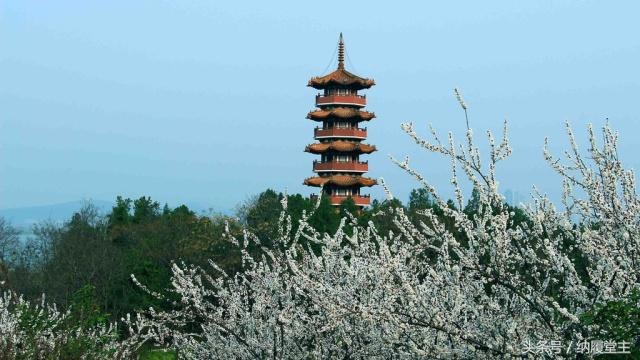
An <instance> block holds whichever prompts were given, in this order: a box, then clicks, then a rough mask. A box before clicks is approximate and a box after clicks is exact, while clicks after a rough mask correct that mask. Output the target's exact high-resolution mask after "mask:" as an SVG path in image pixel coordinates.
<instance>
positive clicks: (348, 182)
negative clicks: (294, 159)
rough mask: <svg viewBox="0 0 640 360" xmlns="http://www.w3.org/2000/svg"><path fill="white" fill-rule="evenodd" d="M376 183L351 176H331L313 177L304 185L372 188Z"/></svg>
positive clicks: (372, 180) (364, 178)
mask: <svg viewBox="0 0 640 360" xmlns="http://www.w3.org/2000/svg"><path fill="white" fill-rule="evenodd" d="M377 183H378V182H377V181H376V180H375V179H371V178H367V177H363V176H352V175H333V176H324V177H321V176H314V177H310V178H307V179H305V180H304V184H305V185H309V186H317V187H320V186H326V185H338V186H358V187H360V186H373V185H376V184H377Z"/></svg>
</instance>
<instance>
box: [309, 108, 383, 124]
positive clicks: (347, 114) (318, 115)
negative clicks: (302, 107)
mask: <svg viewBox="0 0 640 360" xmlns="http://www.w3.org/2000/svg"><path fill="white" fill-rule="evenodd" d="M374 117H376V114H374V113H372V112H368V111H360V110H358V109H354V108H347V107H336V108H332V109H327V110H322V109H316V110H313V111H311V112H309V113H308V114H307V119H310V120H315V121H324V120H332V119H335V120H350V119H353V120H356V121H369V120H371V119H373V118H374Z"/></svg>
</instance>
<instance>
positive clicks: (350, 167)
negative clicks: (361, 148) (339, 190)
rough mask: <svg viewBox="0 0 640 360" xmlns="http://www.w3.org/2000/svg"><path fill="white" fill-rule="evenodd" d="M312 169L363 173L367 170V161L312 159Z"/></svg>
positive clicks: (316, 170)
mask: <svg viewBox="0 0 640 360" xmlns="http://www.w3.org/2000/svg"><path fill="white" fill-rule="evenodd" d="M313 171H315V172H325V171H348V172H361V173H365V172H367V171H369V163H368V162H366V161H364V162H360V161H348V162H342V161H324V162H322V161H317V160H316V161H314V162H313Z"/></svg>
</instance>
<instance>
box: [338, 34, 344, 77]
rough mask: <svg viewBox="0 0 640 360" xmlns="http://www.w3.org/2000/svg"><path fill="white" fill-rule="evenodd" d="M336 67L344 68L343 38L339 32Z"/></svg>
mask: <svg viewBox="0 0 640 360" xmlns="http://www.w3.org/2000/svg"><path fill="white" fill-rule="evenodd" d="M338 69H340V70H344V40H342V33H340V41H339V42H338Z"/></svg>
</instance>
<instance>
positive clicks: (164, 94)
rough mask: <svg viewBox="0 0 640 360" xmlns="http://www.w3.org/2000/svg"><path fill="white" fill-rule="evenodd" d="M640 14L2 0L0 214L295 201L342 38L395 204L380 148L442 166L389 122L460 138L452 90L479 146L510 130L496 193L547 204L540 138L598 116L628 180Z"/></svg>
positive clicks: (398, 185) (551, 7) (434, 178)
mask: <svg viewBox="0 0 640 360" xmlns="http://www.w3.org/2000/svg"><path fill="white" fill-rule="evenodd" d="M639 16H640V2H637V1H627V2H622V1H572V2H569V1H530V2H528V3H527V4H525V2H524V1H467V2H459V1H439V2H437V3H436V2H417V1H416V2H413V3H406V2H397V1H396V2H389V1H384V2H382V1H381V2H373V1H367V2H363V1H339V2H338V1H291V2H276V1H260V2H258V1H256V2H242V1H236V2H233V1H212V0H211V1H159V0H152V1H151V0H149V1H146V0H142V1H131V0H127V1H119V0H118V1H116V0H111V1H87V0H83V1H62V0H59V1H42V0H37V1H36V0H3V1H0V208H11V207H21V206H32V205H43V204H51V203H57V202H66V201H72V200H78V199H98V200H113V199H114V198H115V197H116V196H117V195H124V196H128V197H138V196H142V195H149V196H151V197H153V198H154V199H157V200H159V201H162V202H165V201H166V202H169V204H173V205H176V204H178V203H181V202H191V203H194V202H195V203H199V204H206V205H209V206H212V207H214V208H217V209H221V210H222V209H228V208H232V207H233V206H234V205H235V204H236V203H238V202H240V201H243V200H245V199H246V198H247V197H248V196H249V195H252V194H255V193H258V192H260V191H262V190H264V189H266V188H268V187H271V188H274V189H276V190H279V191H284V190H285V189H287V190H288V191H289V192H290V193H293V192H301V193H305V194H308V193H310V192H311V191H312V190H313V189H311V188H307V187H305V186H303V185H302V181H303V179H304V178H305V177H308V176H311V175H312V171H311V164H312V161H313V160H314V159H315V158H316V156H313V155H311V154H307V153H304V152H303V149H304V147H305V145H307V144H308V143H311V142H313V128H314V126H315V125H316V124H315V123H314V122H311V121H309V120H305V115H306V113H307V112H308V111H309V110H311V109H312V108H313V102H314V94H315V90H313V89H311V88H308V87H306V83H307V80H308V79H309V78H310V77H311V76H317V75H322V72H323V71H324V70H325V69H326V67H327V65H328V64H329V63H330V62H331V60H333V59H332V55H333V54H334V51H335V48H336V42H337V38H338V34H339V32H341V31H342V32H343V33H344V36H345V41H346V45H347V53H348V56H349V59H350V62H347V69H348V70H351V71H354V72H356V73H357V74H359V75H362V76H366V77H372V78H374V79H375V80H376V83H377V85H376V86H375V87H373V88H372V89H371V90H369V91H368V92H367V98H368V102H369V106H368V108H369V109H370V110H371V111H374V112H375V113H376V115H377V118H376V119H375V120H374V121H372V122H370V123H369V124H366V126H367V127H368V129H369V140H368V141H369V142H370V143H372V144H375V145H377V147H378V149H379V151H378V152H376V153H374V154H373V155H372V156H370V157H369V163H370V169H371V172H370V175H371V176H372V177H380V176H382V177H384V178H385V180H386V181H387V183H388V184H389V185H390V187H391V189H392V190H393V191H394V193H395V194H396V195H397V196H398V197H400V198H402V199H403V200H404V199H406V197H407V194H408V192H409V190H410V189H411V188H412V187H415V186H416V185H417V184H416V183H415V182H414V181H413V180H411V179H410V178H409V177H408V176H407V175H406V174H404V173H403V172H402V171H401V170H400V169H398V168H397V167H395V165H393V164H392V163H391V162H390V161H389V159H388V155H389V154H392V155H395V156H396V157H399V158H402V157H404V155H406V154H409V155H410V156H411V159H412V162H413V163H414V165H415V166H416V167H417V168H418V169H420V170H422V172H423V173H424V174H425V176H426V177H427V178H428V179H429V180H430V181H431V182H432V183H434V184H435V185H436V186H437V187H438V188H439V189H441V191H442V192H443V193H444V194H449V193H450V189H449V185H448V184H449V168H448V162H446V161H443V160H442V159H439V158H438V157H437V156H434V155H432V154H427V153H425V152H422V151H420V150H419V149H418V148H417V146H416V145H415V144H412V143H411V142H410V141H409V139H408V137H407V136H406V135H404V134H403V133H402V131H401V129H400V123H402V122H405V121H413V122H414V123H415V124H417V127H418V129H419V130H421V131H425V134H426V129H427V126H426V125H427V124H429V123H432V124H433V125H434V127H435V128H436V129H438V130H439V131H441V132H442V135H443V137H445V136H446V132H447V131H449V130H451V131H453V132H454V134H455V136H456V137H458V138H462V135H463V131H464V115H463V114H462V113H461V110H460V108H459V107H458V105H457V103H456V101H455V98H454V97H453V94H452V89H453V88H454V87H459V88H460V89H461V90H462V92H463V95H464V96H465V98H466V101H467V103H468V104H469V106H470V115H471V124H472V127H473V128H474V129H475V131H476V133H477V134H479V135H481V134H482V133H483V132H484V130H486V129H488V128H490V129H495V130H498V129H500V127H501V124H502V121H503V119H505V118H507V119H508V120H509V123H510V131H511V136H512V141H513V148H514V155H513V157H512V158H510V159H509V160H508V161H507V162H505V163H504V164H503V166H502V167H501V168H499V175H500V176H501V177H502V183H501V186H502V188H503V189H512V190H515V191H518V192H520V193H522V194H523V195H527V194H528V193H529V192H530V190H531V186H532V185H534V184H535V185H536V186H538V187H539V188H540V189H541V190H542V191H544V192H548V193H550V194H552V195H553V196H556V195H557V193H558V189H559V184H558V177H557V176H555V175H554V174H553V173H552V172H551V171H550V170H549V168H548V167H547V166H546V164H545V163H544V161H543V158H542V144H543V139H544V136H545V135H548V136H549V137H550V140H551V143H552V146H553V148H554V149H556V150H557V152H559V151H560V150H561V149H564V148H566V144H567V141H566V137H565V136H564V125H563V123H564V121H566V120H568V121H570V122H571V123H572V124H573V126H574V127H575V130H576V133H577V134H578V135H579V136H578V138H579V139H584V136H583V135H584V133H585V129H586V124H587V123H589V122H592V123H594V125H596V126H601V125H602V124H603V122H604V119H605V118H609V119H610V121H611V123H612V124H613V126H614V127H616V128H617V129H619V130H620V133H621V140H620V141H621V152H622V154H623V157H624V160H625V162H626V164H627V166H628V167H634V168H638V164H639V163H640V159H639V158H638V156H637V148H638V146H640V139H639V137H638V132H639V131H640V116H638V110H637V109H636V106H637V104H638V100H639V97H640V70H639V69H638V66H639V65H640V36H639V34H640V21H639ZM330 70H333V68H331V69H330ZM584 148H585V149H586V144H585V146H584ZM370 193H371V194H372V196H374V197H379V198H382V197H383V193H382V190H381V188H380V187H375V188H372V189H371V190H370Z"/></svg>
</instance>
